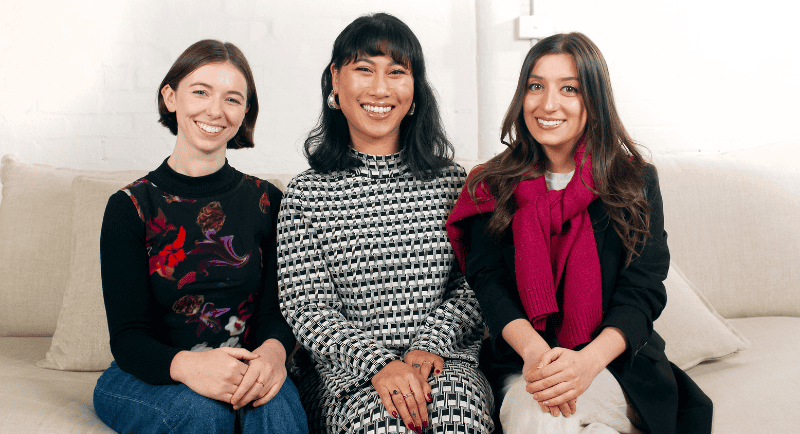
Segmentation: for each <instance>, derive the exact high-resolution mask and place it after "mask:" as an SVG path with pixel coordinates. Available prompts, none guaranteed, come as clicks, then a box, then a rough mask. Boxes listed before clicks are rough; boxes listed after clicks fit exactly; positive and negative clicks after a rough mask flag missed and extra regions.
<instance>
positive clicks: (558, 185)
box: [544, 170, 575, 190]
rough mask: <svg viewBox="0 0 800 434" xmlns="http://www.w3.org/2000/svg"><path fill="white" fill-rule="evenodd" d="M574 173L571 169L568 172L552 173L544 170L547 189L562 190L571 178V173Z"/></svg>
mask: <svg viewBox="0 0 800 434" xmlns="http://www.w3.org/2000/svg"><path fill="white" fill-rule="evenodd" d="M574 173H575V171H574V170H573V171H572V172H569V173H553V172H548V171H545V172H544V180H545V182H546V183H547V189H548V190H563V189H564V188H565V187H566V186H567V184H569V181H570V180H571V179H572V175H573V174H574Z"/></svg>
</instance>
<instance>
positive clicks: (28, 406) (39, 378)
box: [0, 337, 113, 434]
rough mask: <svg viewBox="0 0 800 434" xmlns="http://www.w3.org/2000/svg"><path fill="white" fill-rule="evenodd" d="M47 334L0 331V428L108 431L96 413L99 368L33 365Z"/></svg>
mask: <svg viewBox="0 0 800 434" xmlns="http://www.w3.org/2000/svg"><path fill="white" fill-rule="evenodd" d="M49 347H50V338H49V337H24V338H21V337H0V414H2V417H0V433H3V434H5V433H9V434H10V433H37V434H67V433H91V434H96V433H113V430H111V429H110V428H108V427H107V426H106V425H105V424H104V423H103V422H102V421H101V420H100V419H99V418H98V417H97V415H96V414H95V412H94V407H93V406H92V391H93V390H94V386H95V384H96V383H97V378H98V377H100V373H99V372H60V371H50V370H47V369H40V368H37V367H36V365H35V362H36V360H39V359H41V358H42V356H44V354H45V352H46V351H47V349H48V348H49Z"/></svg>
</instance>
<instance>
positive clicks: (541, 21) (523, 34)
mask: <svg viewBox="0 0 800 434" xmlns="http://www.w3.org/2000/svg"><path fill="white" fill-rule="evenodd" d="M553 33H555V32H554V31H553V19H552V18H550V17H548V16H545V15H521V16H519V17H518V18H517V37H518V38H519V39H542V38H546V37H548V36H550V35H552V34H553Z"/></svg>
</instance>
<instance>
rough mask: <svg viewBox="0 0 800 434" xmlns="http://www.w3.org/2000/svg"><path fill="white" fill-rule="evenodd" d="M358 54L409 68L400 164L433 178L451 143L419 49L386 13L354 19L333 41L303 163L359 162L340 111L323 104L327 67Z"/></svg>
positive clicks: (345, 165)
mask: <svg viewBox="0 0 800 434" xmlns="http://www.w3.org/2000/svg"><path fill="white" fill-rule="evenodd" d="M364 55H366V56H383V55H388V56H389V57H391V58H392V60H394V61H395V62H397V63H400V64H402V65H403V66H404V67H406V68H408V69H410V70H411V73H412V75H413V77H414V104H415V109H414V115H413V116H406V117H405V118H404V119H403V121H402V122H401V123H400V148H401V149H402V150H403V154H402V155H403V159H404V162H405V163H406V164H407V165H408V166H409V168H410V169H411V171H412V172H413V173H414V175H415V176H416V177H418V178H421V179H427V178H430V177H432V176H434V175H435V174H436V172H437V171H438V169H440V168H441V167H443V166H446V165H447V164H449V163H450V162H451V161H452V159H453V145H452V144H451V143H450V141H449V140H447V136H446V135H445V132H444V127H443V125H442V119H441V116H440V115H439V106H438V104H437V102H436V96H435V95H434V91H433V88H432V87H431V85H430V84H429V83H428V79H427V76H426V73H425V59H424V58H423V55H422V45H420V43H419V40H418V39H417V37H416V36H415V35H414V32H412V31H411V29H410V28H409V27H408V26H407V25H406V24H405V23H403V22H402V21H400V20H399V19H398V18H396V17H394V16H392V15H389V14H386V13H376V14H373V15H365V16H362V17H359V18H357V19H356V20H355V21H353V22H352V23H350V24H349V25H348V26H347V27H345V29H344V30H342V32H341V33H340V34H339V36H337V37H336V41H335V42H334V43H333V51H332V52H331V60H330V62H328V63H327V64H326V65H325V69H324V71H323V72H322V80H321V85H322V86H321V87H322V93H321V97H322V112H321V113H320V116H319V121H318V123H317V126H316V127H314V129H313V130H311V132H310V133H309V134H308V137H307V138H306V140H305V143H304V146H303V147H304V150H303V153H304V155H305V157H306V158H307V159H308V164H309V165H310V166H311V168H312V169H314V170H316V171H317V172H320V173H329V172H333V171H337V170H345V169H349V168H353V167H358V166H360V165H361V164H362V163H361V162H360V161H359V160H357V159H355V158H354V157H352V156H351V155H350V154H349V152H348V149H349V147H350V130H349V128H348V124H347V118H346V117H345V116H344V114H342V112H341V110H333V109H331V108H329V107H328V105H327V103H326V101H327V98H328V95H329V94H330V93H331V91H332V90H333V84H332V82H333V80H332V75H331V70H330V66H331V65H333V67H334V69H337V70H338V69H340V68H341V67H342V66H343V65H346V64H348V63H350V62H352V61H354V60H355V59H357V58H359V57H360V56H364Z"/></svg>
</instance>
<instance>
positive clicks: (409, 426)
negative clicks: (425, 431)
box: [408, 423, 417, 431]
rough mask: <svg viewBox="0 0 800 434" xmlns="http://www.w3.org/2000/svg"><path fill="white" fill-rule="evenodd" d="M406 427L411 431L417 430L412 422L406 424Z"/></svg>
mask: <svg viewBox="0 0 800 434" xmlns="http://www.w3.org/2000/svg"><path fill="white" fill-rule="evenodd" d="M408 429H410V430H411V431H416V430H417V429H416V428H415V427H414V424H413V423H410V424H408Z"/></svg>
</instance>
